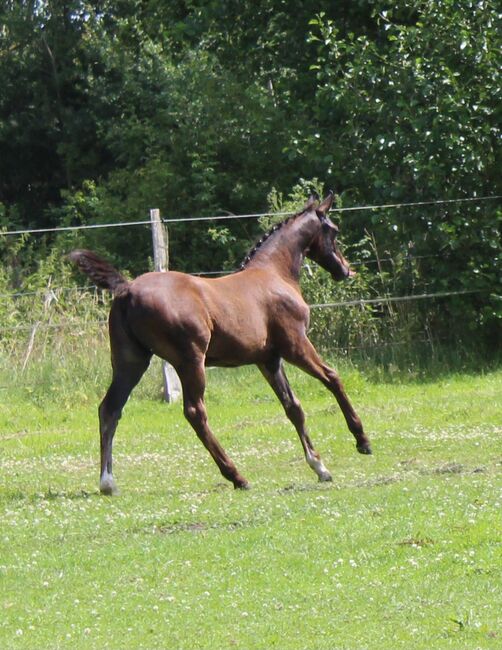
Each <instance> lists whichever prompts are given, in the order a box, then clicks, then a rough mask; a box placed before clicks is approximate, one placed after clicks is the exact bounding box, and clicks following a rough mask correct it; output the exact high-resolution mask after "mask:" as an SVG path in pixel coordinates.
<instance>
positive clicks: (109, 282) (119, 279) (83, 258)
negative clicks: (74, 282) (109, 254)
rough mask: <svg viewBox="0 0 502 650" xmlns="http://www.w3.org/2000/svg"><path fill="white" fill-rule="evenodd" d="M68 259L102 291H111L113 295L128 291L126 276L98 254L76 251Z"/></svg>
mask: <svg viewBox="0 0 502 650" xmlns="http://www.w3.org/2000/svg"><path fill="white" fill-rule="evenodd" d="M68 257H69V259H70V260H71V261H72V262H73V263H74V264H76V265H77V266H78V268H79V269H80V270H81V271H82V272H83V273H85V274H86V275H88V276H89V277H90V278H91V280H92V281H93V282H94V283H95V284H96V285H97V286H98V287H100V288H101V289H109V290H110V291H111V292H112V293H113V294H117V293H121V292H122V291H123V290H124V289H127V287H128V285H129V282H128V281H127V280H126V279H125V278H124V276H123V275H122V274H121V273H119V272H118V271H117V269H115V268H114V267H113V266H112V265H111V264H110V263H109V262H107V261H106V260H104V259H103V258H102V257H99V255H96V253H93V252H92V251H87V250H75V251H72V252H71V253H70V254H69V255H68Z"/></svg>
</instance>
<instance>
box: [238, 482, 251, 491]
mask: <svg viewBox="0 0 502 650" xmlns="http://www.w3.org/2000/svg"><path fill="white" fill-rule="evenodd" d="M234 489H235V490H250V489H251V486H250V485H249V483H248V482H247V481H242V482H241V483H234Z"/></svg>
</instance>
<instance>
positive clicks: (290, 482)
mask: <svg viewBox="0 0 502 650" xmlns="http://www.w3.org/2000/svg"><path fill="white" fill-rule="evenodd" d="M157 370H158V367H157ZM288 374H289V375H290V379H291V383H292V385H293V387H294V389H295V392H296V393H297V395H298V396H299V397H300V399H301V401H302V404H303V407H304V410H305V412H306V414H307V422H308V425H309V429H310V433H311V436H312V438H313V440H314V442H315V444H316V446H317V448H318V450H319V451H320V452H321V454H322V457H323V460H324V462H325V464H326V465H327V467H328V468H329V469H330V470H331V472H332V474H333V477H334V481H333V483H331V484H321V483H318V482H317V477H316V476H315V474H314V473H313V472H312V471H311V470H310V469H309V468H308V466H307V465H306V463H305V461H304V459H303V455H302V451H301V446H300V443H299V441H298V439H297V436H296V433H295V431H294V429H293V427H292V425H291V424H290V423H289V422H288V421H287V420H286V418H285V416H284V414H283V412H282V409H281V407H280V405H279V403H278V402H277V401H276V400H275V397H274V396H273V394H272V392H271V390H270V388H269V387H268V385H266V384H265V382H264V381H263V379H262V378H261V375H260V374H259V372H258V371H257V370H255V369H253V368H246V369H240V370H229V371H224V370H221V371H220V370H210V371H209V372H208V392H207V404H208V410H209V418H210V423H211V424H212V427H213V430H214V431H215V432H216V434H217V436H218V438H219V440H220V442H221V443H222V444H223V445H224V446H225V447H226V449H227V451H228V452H229V453H230V455H231V457H232V458H233V460H234V461H235V462H236V463H237V465H238V467H239V468H240V470H241V472H242V473H243V474H244V476H246V478H248V480H249V481H250V483H251V484H252V489H251V490H249V491H246V492H241V491H234V490H233V488H232V486H231V485H230V484H229V483H227V482H226V481H225V480H224V479H223V478H222V477H221V476H220V474H219V472H218V470H217V468H216V466H215V465H214V463H213V462H212V460H211V459H210V458H209V456H208V454H207V452H206V451H205V450H204V449H203V447H202V445H201V444H200V442H199V441H198V440H197V438H196V436H195V434H194V433H193V432H192V431H191V429H190V428H189V426H188V424H187V423H186V422H185V420H184V418H183V415H182V409H181V405H180V404H179V403H178V404H175V405H171V406H168V405H164V404H162V403H160V402H159V401H157V400H156V399H149V398H148V395H147V391H145V390H140V391H139V392H138V394H137V395H136V396H133V397H132V398H131V400H130V402H129V403H128V405H127V407H126V409H125V413H124V417H123V419H122V421H121V423H120V425H119V429H118V433H117V436H116V440H115V458H114V459H115V468H114V469H115V477H116V479H117V482H118V485H119V488H120V490H121V494H120V496H118V497H115V498H108V497H102V496H100V495H99V493H98V489H97V486H98V462H99V458H98V454H99V442H98V435H97V417H96V407H97V401H98V400H97V398H96V397H95V396H94V393H92V394H91V396H89V395H87V394H81V393H80V392H79V391H77V390H76V391H75V395H74V403H73V404H72V399H70V398H69V397H68V394H65V396H62V395H61V393H60V391H58V387H57V386H56V387H53V390H52V391H51V390H50V389H47V397H43V396H41V395H40V393H37V395H36V398H31V397H30V394H29V392H28V391H25V390H21V389H16V388H15V387H14V388H9V386H4V389H3V390H2V391H1V392H0V648H2V649H3V650H9V649H10V648H27V649H30V650H31V649H35V650H36V649H39V648H40V649H42V648H51V649H52V648H72V649H79V648H88V649H95V648H99V649H100V650H101V649H104V648H116V649H134V648H145V649H154V648H166V649H176V650H181V649H187V650H195V649H197V648H201V649H202V648H203V649H211V650H221V649H226V648H228V649H233V648H242V649H243V650H252V649H268V648H271V647H277V648H280V649H281V650H290V649H291V650H292V649H295V650H309V649H312V650H317V649H319V650H321V649H322V650H324V649H325V650H336V649H344V650H349V649H350V650H364V649H372V650H373V649H374V650H377V649H378V650H381V649H384V650H386V649H389V650H394V649H398V648H406V649H411V648H413V649H414V650H416V649H421V648H423V649H424V650H425V649H427V650H432V649H435V648H438V649H442V648H455V649H461V648H465V649H469V650H474V649H475V648H482V649H484V648H500V647H502V626H501V619H502V595H501V592H502V579H501V577H502V576H501V563H502V559H501V550H500V540H501V526H500V524H501V500H500V488H501V485H502V481H501V477H500V468H501V467H500V458H501V453H500V449H501V433H502V372H492V373H489V374H485V375H478V376H472V375H451V376H444V377H442V378H441V379H438V380H431V381H430V382H423V383H387V384H378V383H373V382H371V381H369V380H367V379H365V377H364V374H361V373H358V372H356V371H354V370H349V371H347V372H346V373H343V372H342V377H343V378H344V380H345V384H346V388H347V392H348V393H349V395H350V397H351V399H352V401H353V403H354V405H355V406H356V409H357V410H358V412H359V414H360V416H361V418H362V419H363V422H364V423H365V426H366V429H367V431H368V433H369V434H370V435H371V438H372V441H373V448H374V455H373V456H371V457H365V456H361V455H359V454H357V453H356V451H355V446H354V441H353V438H352V436H351V434H350V433H349V432H348V431H347V429H346V427H345V423H344V421H343V418H342V416H341V414H340V412H339V410H338V408H337V405H336V402H335V400H334V399H333V398H332V396H331V395H330V394H329V393H328V392H327V391H326V390H325V389H324V388H323V387H322V386H321V385H320V384H318V383H316V382H315V381H314V380H312V379H310V378H309V377H307V376H305V375H303V374H301V373H299V372H297V371H294V370H293V369H289V370H288ZM105 388H106V386H104V385H103V387H102V390H103V392H104V390H105ZM99 391H101V389H100V388H99V389H98V392H99ZM51 395H52V397H51Z"/></svg>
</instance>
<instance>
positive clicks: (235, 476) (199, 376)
mask: <svg viewBox="0 0 502 650" xmlns="http://www.w3.org/2000/svg"><path fill="white" fill-rule="evenodd" d="M177 370H178V375H179V377H180V381H181V384H182V387H183V412H184V415H185V417H186V419H187V420H188V422H189V423H190V425H191V426H192V428H193V429H194V431H195V433H196V434H197V436H198V438H199V439H200V440H201V442H202V444H203V445H204V447H205V448H206V449H207V450H208V452H209V453H210V454H211V457H212V458H213V460H214V462H215V463H216V465H217V466H218V468H219V470H220V472H221V473H222V474H223V476H224V477H225V478H226V479H227V480H228V481H231V482H232V483H233V484H234V487H235V488H236V489H238V488H240V489H247V488H249V483H248V482H247V480H246V479H245V478H244V477H243V476H242V475H241V474H240V473H239V472H238V470H237V468H236V466H235V465H234V463H233V462H232V460H231V459H230V458H229V457H228V456H227V454H226V452H225V450H224V449H223V447H222V446H221V445H220V443H219V442H218V440H217V439H216V437H215V436H214V434H213V432H212V431H211V429H210V428H209V425H208V420H207V412H206V406H205V403H204V390H205V372H204V364H203V363H200V364H197V365H196V366H192V365H190V366H184V367H183V368H178V369H177Z"/></svg>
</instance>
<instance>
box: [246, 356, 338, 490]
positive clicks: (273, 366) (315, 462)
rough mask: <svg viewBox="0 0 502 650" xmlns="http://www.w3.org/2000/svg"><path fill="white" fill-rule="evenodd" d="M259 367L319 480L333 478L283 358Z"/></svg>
mask: <svg viewBox="0 0 502 650" xmlns="http://www.w3.org/2000/svg"><path fill="white" fill-rule="evenodd" d="M258 367H259V368H260V370H261V372H262V374H263V376H264V377H265V379H266V380H267V381H268V383H269V384H270V385H271V387H272V389H273V391H274V393H275V394H276V395H277V397H278V398H279V401H280V402H281V404H282V406H283V408H284V411H285V413H286V416H287V417H288V419H289V420H290V421H291V423H292V424H293V426H294V427H295V429H296V431H297V433H298V436H299V437H300V442H301V444H302V447H303V451H304V454H305V460H306V461H307V464H308V465H309V467H311V468H312V469H313V470H314V472H315V473H316V474H317V476H318V478H319V481H331V480H333V479H332V477H331V473H330V472H329V470H328V469H327V468H326V466H325V465H324V463H323V462H322V460H321V456H320V454H319V452H317V451H316V450H315V449H314V445H313V444H312V441H311V439H310V436H309V435H308V433H307V429H306V427H305V414H304V412H303V409H302V407H301V404H300V402H299V400H298V399H297V398H296V396H295V394H294V393H293V391H292V390H291V386H290V385H289V382H288V379H287V377H286V373H285V372H284V368H283V367H282V362H281V360H280V359H275V360H274V361H273V362H271V363H269V364H264V365H260V366H258Z"/></svg>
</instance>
